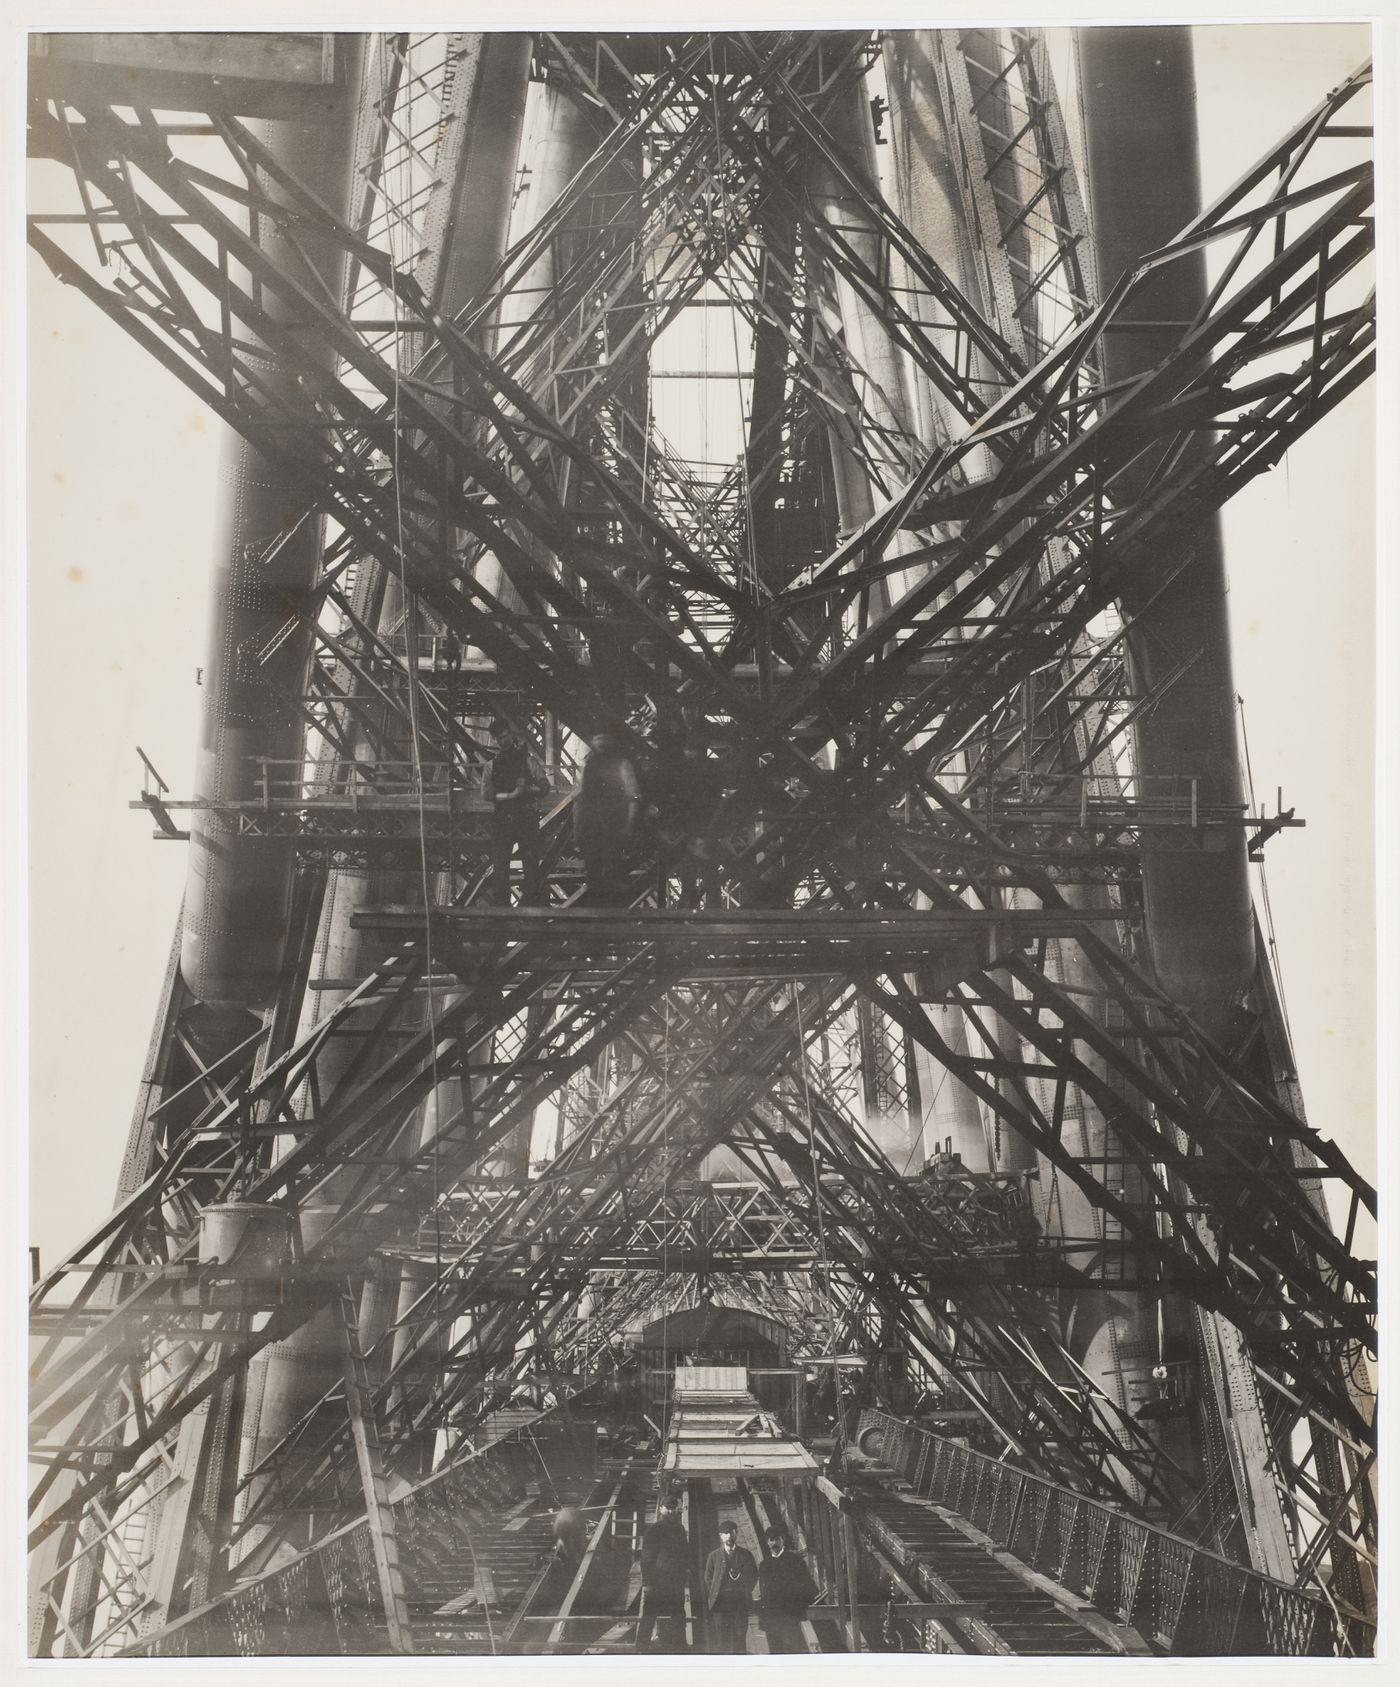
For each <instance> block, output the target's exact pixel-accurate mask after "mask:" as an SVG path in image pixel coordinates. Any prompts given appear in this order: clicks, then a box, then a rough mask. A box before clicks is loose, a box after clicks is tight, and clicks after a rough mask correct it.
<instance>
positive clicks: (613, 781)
mask: <svg viewBox="0 0 1400 1687" xmlns="http://www.w3.org/2000/svg"><path fill="white" fill-rule="evenodd" d="M641 794H642V793H641V786H640V785H639V784H638V782H637V770H636V769H635V768H634V767H633V765H632V763H631V761H630V760H629V758H628V756H627V754H626V752H625V751H624V750H623V748H622V746H621V745H620V744H619V743H618V742H617V740H616V739H614V738H612V737H610V736H609V735H608V734H607V733H606V732H600V733H598V734H597V736H596V737H595V738H594V739H593V743H592V748H591V749H590V750H589V752H588V759H587V760H586V761H585V762H584V764H583V780H582V783H581V784H580V786H579V790H578V794H577V795H576V796H575V798H574V842H575V843H576V844H577V845H578V850H579V854H580V855H582V857H583V875H584V878H585V880H586V881H587V884H588V900H589V901H590V902H593V903H601V904H603V905H605V906H606V905H609V904H612V903H616V902H619V901H620V900H621V899H622V887H623V882H624V878H625V875H626V872H627V855H628V848H629V845H630V843H631V840H632V834H633V833H634V832H635V831H636V827H637V812H638V808H639V806H640V803H641Z"/></svg>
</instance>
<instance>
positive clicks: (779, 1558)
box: [758, 1529, 817, 1652]
mask: <svg viewBox="0 0 1400 1687" xmlns="http://www.w3.org/2000/svg"><path fill="white" fill-rule="evenodd" d="M767 1539H768V1556H767V1557H766V1558H765V1559H764V1560H763V1562H762V1563H761V1564H760V1565H759V1567H758V1620H759V1622H760V1623H761V1624H762V1625H763V1632H764V1634H765V1635H766V1636H767V1638H768V1650H769V1651H770V1652H805V1651H806V1650H807V1641H806V1637H805V1636H804V1635H803V1633H802V1624H803V1622H804V1621H805V1619H806V1616H807V1607H808V1606H809V1605H810V1604H811V1603H812V1601H813V1600H814V1599H815V1598H816V1597H817V1590H816V1587H815V1586H814V1585H813V1583H812V1577H811V1575H810V1573H809V1572H808V1569H807V1566H806V1565H805V1564H804V1563H803V1562H802V1559H801V1558H800V1557H799V1556H798V1554H797V1553H795V1552H789V1551H788V1549H787V1542H786V1541H785V1540H784V1539H783V1537H782V1535H781V1534H780V1533H779V1532H778V1531H777V1530H776V1529H770V1530H769V1531H768V1536H767Z"/></svg>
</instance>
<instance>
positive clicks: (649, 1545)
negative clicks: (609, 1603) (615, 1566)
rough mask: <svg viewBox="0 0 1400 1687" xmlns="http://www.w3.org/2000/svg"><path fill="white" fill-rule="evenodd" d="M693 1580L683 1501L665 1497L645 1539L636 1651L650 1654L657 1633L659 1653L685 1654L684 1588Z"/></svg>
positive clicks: (658, 1502) (663, 1496) (643, 1537)
mask: <svg viewBox="0 0 1400 1687" xmlns="http://www.w3.org/2000/svg"><path fill="white" fill-rule="evenodd" d="M689 1580H690V1537H689V1536H688V1535H687V1534H686V1532H685V1530H684V1529H683V1528H682V1527H681V1519H680V1501H679V1500H678V1499H677V1498H676V1496H675V1495H674V1494H671V1493H666V1494H662V1496H661V1497H660V1499H658V1500H657V1502H656V1521H655V1522H654V1523H653V1524H652V1526H651V1527H650V1528H649V1529H648V1530H647V1532H646V1534H644V1535H643V1536H642V1620H641V1623H640V1624H639V1625H638V1628H637V1650H638V1651H639V1652H646V1651H650V1650H651V1641H652V1635H653V1633H655V1635H656V1639H657V1641H658V1643H659V1644H658V1650H660V1651H663V1652H684V1651H685V1650H686V1649H687V1648H686V1643H685V1588H686V1583H687V1582H688V1581H689Z"/></svg>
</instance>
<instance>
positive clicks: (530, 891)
mask: <svg viewBox="0 0 1400 1687" xmlns="http://www.w3.org/2000/svg"><path fill="white" fill-rule="evenodd" d="M498 730H499V732H500V742H499V744H498V745H497V748H496V753H495V755H494V756H493V757H492V758H491V767H490V770H489V774H488V778H487V792H488V794H489V796H490V798H491V900H492V901H493V902H494V903H497V904H498V905H499V906H500V907H503V908H507V907H509V906H510V861H511V856H512V855H514V854H515V852H516V851H517V850H519V852H520V868H521V885H520V901H521V904H522V905H529V904H531V903H536V902H539V901H540V900H541V895H540V893H541V889H542V885H541V874H540V798H541V797H542V796H543V795H544V792H545V779H544V775H543V773H542V772H541V771H540V769H539V767H538V766H537V765H536V763H535V760H534V758H533V757H532V756H531V754H530V747H529V745H528V744H527V743H526V742H525V739H524V737H523V736H522V735H521V733H520V732H519V731H517V730H516V728H515V727H514V726H512V725H511V723H510V722H509V721H505V722H501V723H499V725H498Z"/></svg>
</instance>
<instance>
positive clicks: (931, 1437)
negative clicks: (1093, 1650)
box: [858, 1408, 1374, 1657]
mask: <svg viewBox="0 0 1400 1687" xmlns="http://www.w3.org/2000/svg"><path fill="white" fill-rule="evenodd" d="M867 1429H877V1430H879V1431H880V1435H881V1443H880V1450H879V1457H880V1461H881V1463H882V1464H887V1465H889V1466H891V1467H892V1468H893V1469H894V1470H896V1471H898V1472H899V1474H900V1475H901V1476H903V1477H904V1478H905V1480H906V1481H907V1482H908V1483H909V1485H910V1486H911V1487H912V1488H913V1489H914V1491H915V1493H917V1494H918V1495H919V1496H920V1497H921V1498H923V1499H929V1500H933V1501H935V1502H936V1503H937V1504H939V1505H943V1506H946V1507H947V1508H948V1510H949V1511H953V1512H956V1513H957V1514H958V1516H960V1517H962V1518H964V1519H965V1520H966V1521H967V1522H969V1523H971V1524H972V1525H973V1527H974V1528H977V1529H980V1530H981V1531H982V1532H983V1533H984V1534H985V1535H987V1536H988V1537H989V1538H990V1539H991V1540H992V1542H993V1544H994V1545H996V1546H998V1547H1000V1548H1001V1549H1002V1550H1004V1551H1006V1552H1010V1553H1012V1554H1013V1555H1014V1556H1015V1557H1017V1558H1019V1559H1020V1560H1021V1561H1022V1562H1023V1563H1025V1564H1028V1565H1030V1567H1031V1568H1032V1569H1033V1570H1038V1571H1040V1572H1041V1574H1043V1575H1046V1576H1048V1577H1050V1578H1051V1580H1052V1581H1055V1582H1058V1583H1059V1584H1060V1586H1062V1587H1064V1588H1067V1589H1068V1590H1069V1591H1070V1592H1072V1593H1075V1594H1080V1595H1082V1596H1083V1597H1084V1598H1086V1599H1087V1600H1089V1601H1090V1603H1091V1604H1092V1605H1094V1607H1095V1608H1096V1609H1097V1610H1099V1611H1100V1612H1102V1613H1103V1615H1105V1616H1109V1617H1113V1618H1115V1619H1116V1620H1118V1621H1119V1622H1124V1623H1129V1624H1131V1625H1132V1627H1134V1628H1136V1629H1137V1630H1138V1632H1139V1633H1140V1634H1142V1635H1143V1636H1144V1638H1145V1639H1147V1640H1148V1641H1149V1642H1150V1643H1151V1644H1152V1645H1153V1646H1155V1647H1158V1648H1160V1649H1161V1651H1162V1652H1164V1653H1166V1654H1167V1655H1168V1656H1175V1657H1227V1656H1245V1657H1261V1656H1262V1657H1298V1656H1303V1657H1331V1656H1334V1655H1338V1654H1343V1655H1359V1656H1368V1655H1370V1653H1371V1652H1372V1651H1373V1649H1374V1631H1371V1630H1366V1629H1364V1625H1357V1624H1347V1625H1346V1627H1345V1631H1343V1628H1342V1626H1341V1625H1340V1624H1339V1623H1338V1621H1337V1619H1336V1617H1335V1615H1334V1613H1333V1611H1332V1609H1331V1607H1330V1606H1329V1605H1328V1604H1327V1602H1326V1600H1325V1599H1323V1598H1321V1597H1319V1596H1318V1595H1316V1594H1313V1593H1308V1592H1305V1591H1303V1590H1302V1589H1301V1588H1297V1587H1291V1586H1289V1584H1288V1583H1287V1582H1280V1581H1275V1580H1273V1579H1272V1578H1271V1577H1269V1576H1264V1575H1260V1574H1259V1573H1258V1572H1257V1571H1255V1570H1251V1569H1249V1568H1247V1567H1246V1566H1245V1565H1242V1564H1235V1563H1232V1562H1231V1561H1230V1560H1229V1559H1227V1558H1222V1557H1220V1555H1219V1554H1218V1553H1214V1552H1210V1551H1208V1550H1207V1549H1206V1548H1204V1547H1200V1546H1197V1545H1195V1544H1194V1543H1193V1542H1191V1541H1188V1540H1185V1539H1184V1538H1182V1537H1181V1536H1179V1535H1173V1534H1170V1533H1169V1532H1168V1531H1167V1530H1165V1529H1159V1528H1155V1527H1153V1526H1152V1525H1151V1524H1148V1523H1143V1522H1140V1521H1139V1520H1138V1519H1137V1518H1134V1517H1128V1516H1125V1515H1124V1514H1123V1513H1122V1512H1119V1511H1116V1510H1115V1509H1114V1508H1113V1507H1112V1506H1109V1505H1104V1504H1102V1503H1101V1502H1099V1501H1096V1500H1091V1499H1086V1498H1084V1496H1083V1495H1081V1494H1076V1493H1074V1492H1073V1491H1072V1490H1070V1489H1068V1488H1061V1487H1058V1486H1057V1485H1056V1484H1055V1483H1053V1482H1048V1481H1046V1480H1045V1479H1044V1478H1043V1477H1039V1476H1033V1475H1031V1474H1030V1473H1029V1472H1027V1471H1023V1470H1015V1469H1013V1468H1012V1467H1011V1466H1010V1465H1006V1464H1002V1463H1001V1462H1000V1461H999V1460H997V1459H994V1458H989V1457H988V1456H987V1455H986V1454H985V1453H977V1452H974V1451H973V1450H972V1449H971V1448H970V1447H965V1446H962V1445H960V1444H959V1443H958V1442H956V1441H949V1440H946V1439H945V1438H944V1437H942V1436H940V1435H935V1434H933V1433H931V1432H930V1431H929V1430H926V1429H922V1428H920V1427H919V1426H918V1425H916V1424H911V1423H906V1422H904V1420H903V1419H901V1418H896V1417H892V1416H890V1415H889V1414H888V1413H885V1412H880V1411H875V1410H873V1409H869V1408H867V1409H866V1410H865V1411H863V1412H862V1413H861V1417H860V1427H859V1431H858V1434H859V1435H860V1436H861V1437H862V1438H864V1436H865V1432H866V1430H867Z"/></svg>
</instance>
